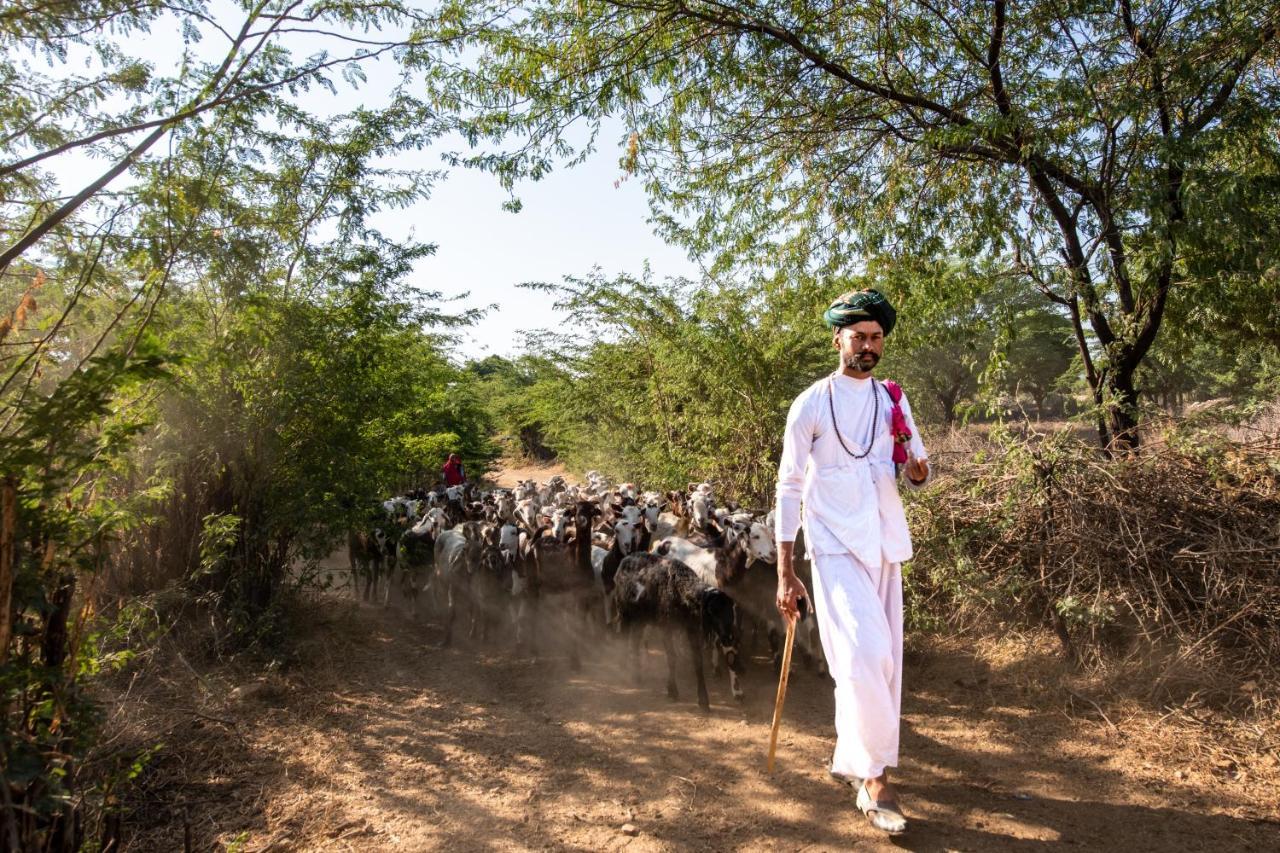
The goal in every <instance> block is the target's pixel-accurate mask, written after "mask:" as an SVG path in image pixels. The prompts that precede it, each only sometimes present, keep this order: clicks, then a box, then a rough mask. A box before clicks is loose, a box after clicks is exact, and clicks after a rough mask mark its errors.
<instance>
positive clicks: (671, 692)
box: [662, 626, 702, 701]
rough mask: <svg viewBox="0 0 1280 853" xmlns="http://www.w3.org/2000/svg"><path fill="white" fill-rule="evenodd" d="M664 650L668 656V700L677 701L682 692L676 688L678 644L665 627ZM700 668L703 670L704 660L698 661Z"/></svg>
mask: <svg viewBox="0 0 1280 853" xmlns="http://www.w3.org/2000/svg"><path fill="white" fill-rule="evenodd" d="M662 650H663V651H664V652H665V653H666V655H667V698H669V699H671V700H672V701H675V700H676V699H679V698H680V691H679V690H678V689H677V688H676V644H675V642H673V640H672V637H671V629H670V628H669V627H666V626H663V631H662ZM698 668H699V669H701V668H702V660H701V658H699V660H698Z"/></svg>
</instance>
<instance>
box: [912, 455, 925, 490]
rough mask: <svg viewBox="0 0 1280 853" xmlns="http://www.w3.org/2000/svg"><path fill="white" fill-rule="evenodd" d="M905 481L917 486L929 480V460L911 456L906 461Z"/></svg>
mask: <svg viewBox="0 0 1280 853" xmlns="http://www.w3.org/2000/svg"><path fill="white" fill-rule="evenodd" d="M907 479H909V480H910V481H911V482H913V483H915V484H916V485H917V486H918V485H920V484H921V483H923V482H924V481H925V480H927V479H929V460H928V459H918V458H916V457H915V456H912V457H911V458H910V459H908V460H907Z"/></svg>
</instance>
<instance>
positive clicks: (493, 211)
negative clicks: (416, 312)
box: [375, 124, 699, 359]
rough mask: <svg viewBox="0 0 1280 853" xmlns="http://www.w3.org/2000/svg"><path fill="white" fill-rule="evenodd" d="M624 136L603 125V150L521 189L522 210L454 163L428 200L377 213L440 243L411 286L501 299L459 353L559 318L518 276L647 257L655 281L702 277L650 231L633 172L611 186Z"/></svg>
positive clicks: (623, 264)
mask: <svg viewBox="0 0 1280 853" xmlns="http://www.w3.org/2000/svg"><path fill="white" fill-rule="evenodd" d="M624 135H625V134H624V132H623V130H622V127H621V125H620V124H618V125H616V126H614V127H611V128H607V129H606V131H605V132H604V133H602V134H601V136H600V139H601V140H602V142H601V144H600V146H599V148H600V150H598V151H596V152H595V154H593V155H592V156H591V157H590V158H589V159H588V160H587V161H586V162H584V163H582V164H581V165H579V166H576V167H574V168H572V169H561V170H558V171H555V172H553V173H552V174H551V175H550V176H548V177H546V178H544V179H543V180H541V181H537V182H531V183H525V184H522V185H520V186H519V187H517V189H516V195H517V197H518V198H519V199H520V201H521V203H522V204H523V209H522V210H520V212H519V213H510V212H507V211H505V210H503V209H502V207H501V206H502V204H503V202H505V201H507V199H508V196H507V193H506V191H505V190H503V189H502V188H501V187H500V186H499V185H498V182H497V179H496V178H494V177H493V176H491V175H488V174H485V173H483V172H477V171H471V170H454V171H453V172H452V173H451V174H450V175H449V177H448V178H447V179H446V180H444V181H443V182H442V183H440V184H439V185H437V186H436V187H435V189H434V190H433V192H432V195H431V198H430V199H428V200H426V201H423V202H419V203H418V204H417V205H415V206H414V207H412V208H410V209H409V210H407V211H394V212H392V213H390V214H387V215H385V216H383V217H382V218H380V219H378V220H375V223H376V224H377V225H378V226H379V227H380V228H382V229H384V230H385V231H386V232H387V233H388V234H389V235H392V236H403V235H405V234H407V233H408V228H409V227H412V229H413V233H414V236H416V237H417V238H418V239H419V240H423V241H425V242H430V243H436V244H437V250H436V254H435V256H434V257H432V258H429V259H427V260H425V261H423V262H422V263H420V264H419V266H418V269H417V270H416V275H415V278H414V281H413V283H415V284H417V285H418V286H420V287H422V288H423V289H425V290H438V291H442V292H444V293H445V294H449V295H458V294H462V293H468V294H469V296H468V297H467V298H466V299H465V300H462V301H460V302H459V303H458V306H459V307H482V306H486V305H489V304H491V303H497V307H496V308H494V309H493V310H491V311H489V312H488V314H487V315H486V316H485V318H484V319H483V320H481V321H480V322H479V323H477V324H476V325H475V326H473V327H471V328H470V329H468V330H465V331H464V332H462V334H461V338H460V341H459V344H458V348H457V355H458V356H459V357H460V358H464V359H471V358H483V357H484V356H486V355H490V354H497V355H504V356H507V355H512V354H515V353H518V352H519V351H520V350H521V349H522V348H523V347H522V343H523V339H522V336H521V333H522V332H523V331H529V330H534V329H543V328H556V327H558V326H559V325H560V324H561V323H563V322H564V318H563V317H562V316H560V315H558V314H557V312H556V311H555V310H554V309H553V308H552V307H551V301H552V298H551V297H550V296H549V295H548V294H546V293H542V292H537V291H529V290H522V289H520V288H519V287H518V286H517V285H519V284H520V283H521V282H526V281H544V282H559V281H560V280H561V279H562V278H563V277H564V276H566V275H585V274H586V273H588V272H590V271H591V269H592V268H593V267H595V266H599V267H600V268H601V269H602V270H603V271H604V272H605V273H606V274H607V275H614V274H617V273H623V272H627V273H633V274H639V273H640V271H641V269H642V268H643V266H644V264H645V262H646V261H648V262H649V265H650V267H651V269H652V271H653V274H654V275H655V276H656V277H657V278H658V279H659V280H661V279H662V278H665V277H667V276H688V277H691V278H696V277H698V275H699V271H698V267H697V265H696V264H695V263H694V262H692V261H690V260H689V258H688V257H687V256H686V254H685V252H684V251H683V250H682V249H680V248H677V247H675V246H671V245H668V244H666V243H664V242H663V241H662V240H661V239H660V238H659V237H657V236H656V235H655V234H654V233H653V228H652V227H651V226H650V225H649V223H648V222H647V217H648V215H649V208H648V203H647V200H646V198H645V192H644V188H643V186H642V185H641V183H640V182H639V181H638V180H636V179H632V180H629V181H623V182H620V183H617V185H616V186H615V183H616V182H618V179H619V178H620V177H621V175H622V171H621V169H620V167H619V166H618V159H619V156H620V154H621V149H620V148H619V147H617V146H619V145H620V144H621V143H620V142H619V141H618V140H621V139H622V138H623V137H624ZM416 156H421V157H425V158H427V162H424V163H422V164H420V165H422V166H423V167H424V168H437V167H438V166H439V163H438V158H439V152H438V151H430V150H429V151H426V152H424V153H422V154H419V155H416Z"/></svg>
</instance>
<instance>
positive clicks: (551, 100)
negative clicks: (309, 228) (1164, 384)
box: [441, 0, 1280, 447]
mask: <svg viewBox="0 0 1280 853" xmlns="http://www.w3.org/2000/svg"><path fill="white" fill-rule="evenodd" d="M506 8H507V4H506V3H505V2H503V0H490V2H471V0H468V2H466V3H463V2H461V0H456V2H452V3H447V4H445V7H444V10H443V11H442V13H441V20H442V21H443V22H445V25H446V26H448V25H449V24H450V23H452V24H454V26H455V29H454V30H453V32H458V30H457V29H456V28H457V27H466V26H471V25H474V24H476V23H477V22H480V21H489V22H493V23H491V24H490V25H488V26H486V27H485V28H484V29H483V30H482V31H481V34H480V35H479V37H478V42H477V45H478V46H477V49H478V51H479V59H478V61H477V63H476V64H475V66H474V68H468V69H463V70H462V71H460V72H459V74H458V75H457V76H456V77H454V78H453V80H452V81H451V86H452V88H450V89H448V91H447V96H448V103H450V104H451V105H453V106H457V107H460V108H461V107H465V108H469V109H471V110H473V114H472V118H471V120H470V121H468V122H467V123H466V124H465V125H464V129H465V131H466V132H467V133H468V134H469V135H470V138H471V139H472V140H473V141H474V142H479V141H481V140H486V139H489V140H492V139H501V138H503V137H505V136H507V135H516V136H517V137H518V138H520V140H521V144H520V145H519V146H518V147H516V148H514V149H511V150H507V151H504V152H501V153H500V154H494V153H492V152H489V151H486V152H484V153H481V154H478V155H475V156H472V157H470V158H460V159H464V160H469V162H471V163H473V164H475V165H478V166H481V167H485V168H490V169H493V170H494V171H496V172H497V173H498V174H499V175H501V176H502V177H503V179H504V180H507V181H508V182H510V183H514V182H515V181H516V180H518V179H519V178H521V177H526V176H530V177H535V178H536V177H538V176H539V175H541V174H543V173H544V172H545V171H546V169H547V168H549V167H550V164H551V163H552V162H553V160H554V158H556V157H565V158H569V159H572V158H573V157H574V156H576V155H578V154H580V153H581V152H580V151H575V150H573V149H572V148H570V147H569V146H568V145H567V143H566V141H565V140H566V134H565V130H566V128H568V127H569V126H570V125H572V124H574V123H575V122H579V121H581V120H585V122H586V123H587V124H588V125H590V126H591V127H593V128H597V129H598V128H599V123H600V120H601V118H602V117H603V116H605V115H611V114H617V115H621V116H624V117H625V119H626V121H627V122H628V123H629V125H630V127H631V128H632V136H631V138H630V140H629V143H628V151H627V154H626V156H625V158H624V165H625V166H627V167H628V168H634V169H636V170H638V171H640V172H642V173H643V174H644V176H645V177H646V179H647V182H648V183H647V186H648V188H649V191H650V193H651V196H652V198H653V200H654V204H655V207H656V217H657V221H658V222H659V225H660V226H661V227H662V228H663V230H664V233H666V234H667V235H669V236H670V237H672V238H675V239H679V240H681V241H683V242H684V243H685V245H687V246H688V247H689V248H690V250H691V251H693V252H695V253H698V254H703V253H708V252H714V253H716V255H717V258H718V263H717V265H716V266H715V267H713V271H716V272H718V271H720V270H722V269H723V268H724V267H725V266H726V265H733V264H745V265H748V266H751V265H756V266H759V267H762V268H768V269H779V268H785V267H787V266H790V267H792V268H794V269H806V270H810V271H813V272H816V273H818V274H838V273H840V272H842V271H844V272H847V271H849V270H851V269H855V268H856V267H857V265H858V263H859V262H860V258H862V257H865V256H866V255H868V254H870V253H875V252H880V251H885V250H892V251H894V252H897V253H914V254H918V255H923V256H942V255H946V254H952V253H958V254H961V255H967V256H975V257H976V256H979V255H983V254H986V255H991V256H1002V257H1005V258H1006V259H1008V260H1010V261H1012V262H1014V263H1016V264H1017V266H1018V268H1019V269H1020V270H1021V271H1022V272H1023V273H1024V274H1025V275H1026V276H1028V278H1029V279H1030V280H1031V281H1033V282H1034V283H1035V284H1036V286H1037V287H1038V288H1039V289H1040V291H1041V292H1042V294H1043V295H1044V297H1045V298H1047V299H1049V300H1050V301H1051V302H1052V303H1053V304H1054V305H1056V306H1059V307H1060V308H1061V309H1062V310H1063V311H1064V312H1066V314H1067V316H1068V319H1069V321H1070V323H1071V328H1072V332H1073V336H1074V339H1075V344H1076V347H1077V349H1078V351H1079V355H1080V358H1081V361H1082V365H1083V368H1084V372H1085V375H1086V378H1087V380H1088V382H1089V385H1090V388H1091V389H1092V393H1093V396H1094V400H1095V402H1096V403H1097V405H1098V407H1099V412H1100V420H1099V432H1100V438H1101V440H1102V441H1103V443H1104V444H1108V443H1110V442H1111V441H1112V440H1114V441H1115V442H1117V443H1118V444H1120V445H1122V446H1127V447H1136V446H1137V445H1138V443H1139V435H1138V431H1137V405H1138V389H1137V387H1136V385H1135V380H1134V378H1135V374H1136V371H1137V370H1138V368H1139V366H1140V365H1141V364H1142V362H1143V360H1144V358H1145V357H1146V356H1147V354H1148V352H1150V350H1151V347H1152V345H1153V343H1154V342H1155V340H1156V337H1157V334H1158V332H1159V330H1160V327H1161V323H1162V321H1163V319H1164V316H1165V311H1166V308H1167V307H1168V305H1169V302H1170V299H1171V298H1173V297H1175V296H1176V295H1177V294H1178V293H1179V291H1180V290H1181V289H1183V288H1185V287H1186V286H1187V284H1188V278H1189V272H1188V268H1187V257H1186V252H1187V250H1188V248H1189V247H1194V246H1196V245H1199V244H1202V243H1203V242H1206V240H1207V237H1208V234H1207V233H1206V229H1208V228H1211V229H1213V230H1216V229H1218V228H1220V227H1222V225H1223V223H1221V222H1218V223H1217V224H1214V225H1212V226H1211V225H1209V223H1208V222H1207V220H1206V219H1205V218H1202V217H1199V216H1197V215H1193V212H1194V211H1195V210H1196V209H1197V208H1209V209H1217V208H1221V207H1222V204H1221V201H1222V198H1223V196H1222V193H1221V188H1219V187H1217V186H1215V185H1214V183H1213V181H1212V180H1211V179H1210V178H1211V175H1212V174H1213V173H1214V170H1215V169H1216V166H1217V164H1218V161H1219V160H1220V154H1221V152H1222V151H1223V150H1224V149H1226V148H1228V147H1230V146H1238V145H1239V144H1240V140H1241V139H1247V140H1248V141H1249V144H1250V145H1252V146H1256V147H1260V148H1263V149H1266V150H1268V151H1274V150H1275V148H1276V144H1275V140H1274V131H1273V116H1274V110H1275V107H1276V98H1277V92H1280V87H1277V86H1276V82H1277V80H1276V67H1277V66H1276V62H1275V61H1276V33H1277V26H1278V25H1280V10H1277V7H1276V6H1275V5H1274V4H1272V3H1265V2H1261V0H1250V1H1249V2H1239V0H1231V1H1230V2H1228V0H1212V2H1199V0H1195V2H1193V0H1163V2H1150V3H1134V2H1132V0H1119V2H1096V1H1095V2H1088V0H1085V2H1075V3H1069V4H1066V5H1064V4H1062V3H1060V2H1054V0H1037V2H1030V3H1026V4H1019V5H1015V6H1011V5H1010V4H1008V3H1007V2H1005V0H991V2H981V3H976V2H966V0H951V2H930V0H922V2H915V3H905V4H904V3H898V2H893V3H890V2H887V0H873V1H872V2H859V3H849V4H808V3H781V2H752V0H573V2H569V0H542V2H535V3H529V4H523V5H522V8H521V11H520V14H518V15H512V14H505V11H506ZM458 22H461V23H458ZM591 144H594V135H593V136H592V137H591V142H590V143H588V145H591ZM1226 224H1227V225H1230V224H1231V223H1230V222H1228V223H1226ZM1232 239H1233V240H1237V241H1240V242H1243V243H1254V242H1256V238H1254V237H1253V236H1252V235H1251V234H1249V233H1247V232H1243V231H1241V232H1233V235H1232ZM1103 415H1105V417H1102V416H1103Z"/></svg>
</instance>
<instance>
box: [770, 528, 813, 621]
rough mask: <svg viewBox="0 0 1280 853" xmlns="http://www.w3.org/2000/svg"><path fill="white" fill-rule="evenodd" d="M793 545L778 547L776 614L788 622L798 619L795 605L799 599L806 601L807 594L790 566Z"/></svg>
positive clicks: (780, 544)
mask: <svg viewBox="0 0 1280 853" xmlns="http://www.w3.org/2000/svg"><path fill="white" fill-rule="evenodd" d="M793 545H794V543H792V542H781V543H779V547H778V598H777V601H776V604H777V605H778V612H779V613H781V614H782V618H783V619H786V620H787V621H788V622H794V621H795V620H796V619H798V618H799V617H800V608H799V605H798V604H797V603H796V602H798V601H799V600H800V599H801V598H804V599H808V597H809V593H808V591H806V590H805V588H804V584H803V583H801V582H800V578H798V577H796V572H795V568H794V567H793V565H792V555H791V549H792V547H793Z"/></svg>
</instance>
